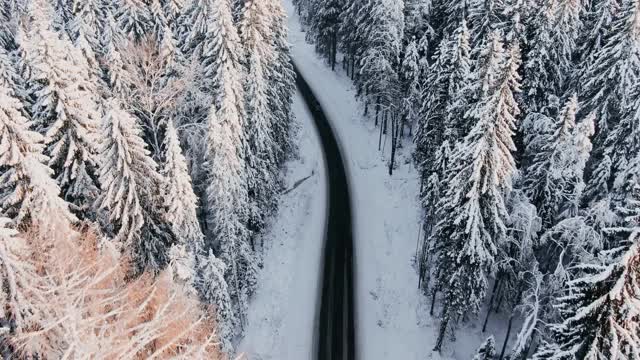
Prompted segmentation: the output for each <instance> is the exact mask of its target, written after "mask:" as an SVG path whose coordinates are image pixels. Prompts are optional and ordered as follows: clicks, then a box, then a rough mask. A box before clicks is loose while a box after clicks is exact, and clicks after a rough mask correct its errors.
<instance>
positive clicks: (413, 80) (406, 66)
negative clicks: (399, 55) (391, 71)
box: [400, 40, 422, 136]
mask: <svg viewBox="0 0 640 360" xmlns="http://www.w3.org/2000/svg"><path fill="white" fill-rule="evenodd" d="M419 66H420V54H419V53H418V46H417V44H416V41H415V40H412V41H410V42H409V44H408V45H407V46H406V48H405V50H404V59H403V60H402V67H401V72H400V75H401V79H402V84H403V94H404V96H403V100H402V117H403V126H404V125H407V126H408V127H409V136H412V135H413V134H412V130H413V127H414V124H415V123H416V122H417V121H418V118H419V116H420V103H421V99H422V94H421V91H420V88H421V85H420V67H419Z"/></svg>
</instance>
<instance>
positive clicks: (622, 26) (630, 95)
mask: <svg viewBox="0 0 640 360" xmlns="http://www.w3.org/2000/svg"><path fill="white" fill-rule="evenodd" d="M639 14H640V4H639V3H638V2H637V1H624V2H622V3H621V6H620V9H619V10H617V11H616V12H615V16H614V18H613V21H612V23H611V25H610V29H609V30H608V34H607V36H606V37H605V38H604V40H603V45H602V47H601V48H600V49H596V52H595V53H593V54H592V56H591V57H590V59H589V61H588V62H587V65H586V67H585V69H584V70H583V71H582V73H581V77H580V80H579V82H580V85H581V91H580V94H579V96H580V100H581V103H583V104H584V112H585V113H591V112H594V113H595V114H596V119H597V126H596V134H595V137H594V158H593V161H591V165H592V166H591V170H592V171H596V170H594V169H595V168H597V167H598V165H599V164H600V161H601V160H602V159H604V158H605V157H606V156H607V155H609V157H610V160H612V161H613V159H612V158H611V153H612V152H614V153H615V152H617V151H616V150H613V149H611V146H614V147H615V145H614V144H612V143H608V144H606V142H607V138H608V137H609V135H610V134H609V133H610V132H611V130H612V129H613V128H615V127H616V125H617V123H618V122H619V119H621V118H622V117H623V116H624V115H623V114H624V113H625V112H626V109H628V107H629V106H630V104H631V103H633V102H634V101H635V99H636V96H635V95H634V94H635V93H636V91H634V88H635V86H636V84H637V78H638V75H639V74H640V57H639V56H638V53H640V40H638V34H639V33H640V25H639V24H640V22H639V21H638V17H639V16H640V15H639ZM607 152H609V154H606V153H607ZM613 165H614V166H616V164H615V162H614V164H613ZM597 171H598V172H599V173H600V174H602V172H603V169H599V170H597ZM609 176H610V178H609V181H610V179H611V178H613V177H615V174H614V173H610V174H609ZM598 186H600V184H598V183H595V184H594V183H592V182H590V184H589V187H590V188H592V187H598ZM592 193H593V192H592ZM593 195H594V196H597V197H596V198H595V200H599V199H601V198H602V195H603V194H595V193H594V194H593Z"/></svg>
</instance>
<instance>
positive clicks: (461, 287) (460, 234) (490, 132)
mask: <svg viewBox="0 0 640 360" xmlns="http://www.w3.org/2000/svg"><path fill="white" fill-rule="evenodd" d="M519 65H520V59H519V52H518V51H517V48H514V49H511V51H510V53H509V56H508V58H507V59H506V61H503V62H502V63H501V64H500V66H499V67H497V68H494V69H491V70H490V71H492V72H496V73H498V74H501V75H496V76H495V78H496V79H499V80H498V81H497V82H496V83H495V84H493V86H491V90H490V91H489V92H488V93H487V95H486V96H485V97H483V98H482V99H480V102H481V105H480V106H477V107H476V108H475V109H474V111H473V112H471V116H473V117H474V118H475V119H476V121H475V125H474V126H473V128H472V130H471V132H470V133H469V134H468V135H467V136H466V137H465V138H464V140H463V142H462V143H461V144H459V145H458V146H457V148H456V150H455V153H454V154H453V155H452V168H451V172H450V176H449V179H448V180H447V189H446V193H445V194H444V196H443V197H442V198H441V200H440V203H439V210H440V211H441V213H440V214H441V215H440V220H439V222H438V224H437V225H436V228H435V235H434V236H436V238H437V239H446V240H441V241H439V244H442V246H440V247H439V249H438V253H437V259H436V273H437V274H438V275H437V286H438V287H439V288H440V289H441V291H442V294H443V295H442V296H443V299H442V301H443V312H442V318H441V324H440V331H439V334H438V339H437V341H436V346H435V350H437V351H440V350H441V349H442V345H443V342H444V338H445V334H446V333H447V331H448V329H449V326H451V325H452V324H454V323H455V322H456V321H457V320H458V318H459V317H461V316H462V315H464V314H467V313H471V314H476V313H477V312H478V310H479V308H480V306H481V303H482V300H483V299H484V297H485V294H486V288H487V283H488V277H489V275H490V269H491V267H492V266H493V264H494V261H495V256H496V252H497V244H498V242H499V241H501V239H503V238H504V236H505V234H506V220H507V218H508V214H507V209H506V203H505V202H506V200H505V197H506V195H507V193H508V192H509V191H510V190H511V181H512V179H511V178H512V176H513V174H514V172H515V161H514V159H513V156H512V154H511V152H512V151H514V149H515V146H514V144H513V140H512V135H513V131H514V129H515V122H516V117H517V116H518V114H519V109H518V106H517V104H516V102H515V99H514V95H515V94H516V93H517V92H518V91H520V84H519V81H520V77H519V75H518V73H517V69H518V68H519ZM452 269H454V270H453V271H452Z"/></svg>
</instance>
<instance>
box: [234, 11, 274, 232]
mask: <svg viewBox="0 0 640 360" xmlns="http://www.w3.org/2000/svg"><path fill="white" fill-rule="evenodd" d="M266 5H267V4H266V2H264V1H249V2H247V4H246V6H245V10H244V14H243V16H242V23H241V34H242V41H243V45H244V46H245V48H246V52H247V54H248V57H249V59H248V68H249V72H248V74H247V77H246V89H247V90H246V99H247V101H246V106H247V129H246V134H247V135H246V136H247V140H248V142H249V148H248V149H246V150H247V165H248V169H247V170H248V171H249V173H248V174H247V179H248V184H247V185H248V188H249V196H250V198H251V199H255V200H254V201H255V203H254V204H255V205H254V208H253V211H252V216H251V222H252V223H254V224H252V225H253V226H255V227H256V228H257V229H259V228H261V227H262V226H263V221H264V217H265V215H268V214H269V213H270V212H271V211H272V210H273V209H274V208H275V206H276V204H275V200H276V194H277V192H278V184H277V176H278V174H277V172H276V171H277V160H276V149H277V148H278V144H276V142H275V140H274V135H273V128H274V123H275V121H276V120H275V118H274V114H273V113H271V108H270V107H269V100H268V86H269V83H268V78H267V72H266V67H267V64H269V63H271V62H273V61H275V56H276V55H275V53H274V49H273V46H272V44H271V43H270V41H269V38H268V36H269V30H270V29H269V18H268V8H267V6H266Z"/></svg>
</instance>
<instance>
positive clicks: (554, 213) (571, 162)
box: [523, 95, 594, 228]
mask: <svg viewBox="0 0 640 360" xmlns="http://www.w3.org/2000/svg"><path fill="white" fill-rule="evenodd" d="M577 112H578V98H577V96H575V95H574V96H572V97H570V98H569V99H568V100H567V102H566V104H565V106H564V107H563V108H562V110H561V111H560V114H559V116H558V120H557V121H555V122H554V121H551V120H550V119H548V118H545V116H544V115H541V114H540V115H537V116H529V117H528V118H527V120H526V122H527V123H530V122H532V121H535V122H538V124H537V125H541V124H545V125H542V126H546V127H547V128H545V129H541V131H540V132H538V133H534V134H533V135H532V138H531V139H528V142H527V144H526V145H527V153H528V154H531V155H530V157H531V160H530V163H529V164H528V166H527V167H526V168H525V169H524V180H523V182H524V188H525V191H526V193H527V195H528V196H529V197H530V198H531V200H532V202H533V203H534V204H535V205H536V206H537V207H538V211H539V214H540V216H541V217H542V220H543V223H544V226H545V228H548V227H550V226H553V224H555V223H556V222H557V221H559V220H560V219H561V216H562V213H563V212H566V211H573V213H574V214H575V210H576V209H577V207H578V204H579V201H580V199H581V196H582V190H583V188H584V180H583V173H584V168H585V166H586V162H587V160H588V159H589V155H590V152H591V141H590V137H591V136H592V135H593V131H594V118H593V116H589V117H587V118H586V119H585V120H584V121H583V122H582V123H581V124H580V125H579V126H576V114H577ZM533 126H534V125H528V124H526V125H525V127H526V128H530V129H532V128H534V127H533Z"/></svg>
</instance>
